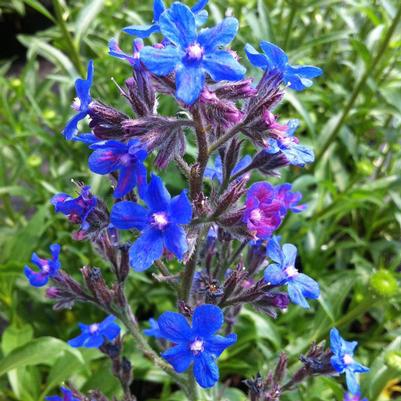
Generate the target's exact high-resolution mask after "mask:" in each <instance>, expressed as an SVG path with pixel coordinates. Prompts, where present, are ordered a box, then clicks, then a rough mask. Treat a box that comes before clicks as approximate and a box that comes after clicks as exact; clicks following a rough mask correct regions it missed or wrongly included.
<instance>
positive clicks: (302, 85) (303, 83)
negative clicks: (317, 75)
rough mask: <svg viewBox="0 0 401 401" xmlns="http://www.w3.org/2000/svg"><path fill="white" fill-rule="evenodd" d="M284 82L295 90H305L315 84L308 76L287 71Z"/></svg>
mask: <svg viewBox="0 0 401 401" xmlns="http://www.w3.org/2000/svg"><path fill="white" fill-rule="evenodd" d="M283 80H284V82H285V83H286V84H287V85H288V86H289V87H290V88H291V89H293V90H295V91H303V90H304V89H306V88H309V87H311V86H312V85H313V82H312V81H311V80H310V79H308V78H302V77H300V76H298V75H295V74H289V73H285V74H284V78H283Z"/></svg>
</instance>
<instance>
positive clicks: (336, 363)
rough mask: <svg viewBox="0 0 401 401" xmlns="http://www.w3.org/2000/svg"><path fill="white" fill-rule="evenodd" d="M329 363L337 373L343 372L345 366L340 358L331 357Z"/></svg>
mask: <svg viewBox="0 0 401 401" xmlns="http://www.w3.org/2000/svg"><path fill="white" fill-rule="evenodd" d="M330 362H331V365H332V366H333V368H334V369H335V370H336V371H337V372H338V373H342V372H343V371H344V368H345V364H344V361H343V357H340V356H338V355H333V356H332V357H331V358H330Z"/></svg>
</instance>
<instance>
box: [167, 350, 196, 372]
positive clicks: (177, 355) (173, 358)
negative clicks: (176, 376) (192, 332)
mask: <svg viewBox="0 0 401 401" xmlns="http://www.w3.org/2000/svg"><path fill="white" fill-rule="evenodd" d="M161 355H162V357H163V358H164V359H165V360H166V361H167V362H168V363H170V364H171V365H172V366H173V368H174V370H175V371H176V372H178V373H182V372H185V371H186V370H187V369H188V368H189V365H191V362H192V361H193V359H194V358H193V355H192V353H191V352H190V350H189V349H188V345H187V344H178V345H176V346H175V347H172V348H169V349H168V350H166V351H164V352H163V353H162V354H161Z"/></svg>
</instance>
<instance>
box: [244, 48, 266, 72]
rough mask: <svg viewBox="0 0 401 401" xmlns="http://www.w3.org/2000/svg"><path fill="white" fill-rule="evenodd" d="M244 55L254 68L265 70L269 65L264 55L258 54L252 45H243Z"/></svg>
mask: <svg viewBox="0 0 401 401" xmlns="http://www.w3.org/2000/svg"><path fill="white" fill-rule="evenodd" d="M244 50H245V53H246V55H247V57H248V59H249V61H250V62H251V64H252V65H254V66H255V67H260V68H263V69H265V68H266V67H267V66H268V65H269V60H268V59H267V57H266V55H265V54H263V53H259V52H258V51H257V50H256V49H255V48H254V47H253V46H252V45H250V44H249V43H247V44H246V45H245V48H244Z"/></svg>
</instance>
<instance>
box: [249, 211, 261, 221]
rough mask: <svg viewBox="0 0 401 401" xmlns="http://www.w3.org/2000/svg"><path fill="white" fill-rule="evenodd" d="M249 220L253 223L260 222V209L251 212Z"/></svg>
mask: <svg viewBox="0 0 401 401" xmlns="http://www.w3.org/2000/svg"><path fill="white" fill-rule="evenodd" d="M251 219H252V220H254V221H260V220H262V212H261V210H260V209H253V210H252V211H251Z"/></svg>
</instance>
